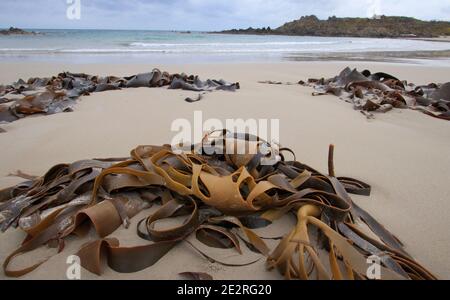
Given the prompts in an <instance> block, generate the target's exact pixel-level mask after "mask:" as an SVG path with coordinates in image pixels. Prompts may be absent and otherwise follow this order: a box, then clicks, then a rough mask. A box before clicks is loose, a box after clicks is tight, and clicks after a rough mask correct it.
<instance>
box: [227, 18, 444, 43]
mask: <svg viewBox="0 0 450 300" xmlns="http://www.w3.org/2000/svg"><path fill="white" fill-rule="evenodd" d="M220 33H226V34H261V35H264V34H277V35H297V36H335V37H372V38H385V37H389V38H413V37H422V38H430V37H440V36H449V35H450V22H445V21H429V22H428V21H422V20H417V19H414V18H408V17H387V16H376V17H375V18H337V17H330V18H328V19H327V20H320V19H319V18H317V17H316V16H314V15H312V16H304V17H301V18H300V19H298V20H295V21H292V22H288V23H286V24H284V25H283V26H281V27H278V28H276V29H274V30H272V29H271V28H270V27H268V28H261V29H254V28H252V27H250V28H247V29H232V30H225V31H221V32H220Z"/></svg>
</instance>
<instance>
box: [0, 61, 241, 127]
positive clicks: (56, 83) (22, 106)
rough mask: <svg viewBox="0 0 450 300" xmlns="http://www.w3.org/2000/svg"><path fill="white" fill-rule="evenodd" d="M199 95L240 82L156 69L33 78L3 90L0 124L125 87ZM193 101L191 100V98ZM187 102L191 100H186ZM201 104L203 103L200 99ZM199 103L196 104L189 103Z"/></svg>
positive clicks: (0, 92)
mask: <svg viewBox="0 0 450 300" xmlns="http://www.w3.org/2000/svg"><path fill="white" fill-rule="evenodd" d="M163 86H167V87H168V88H169V89H183V90H189V91H196V92H205V91H208V92H211V91H215V90H225V91H236V90H237V89H239V88H240V86H239V83H228V82H226V81H224V80H209V79H208V80H206V81H202V80H200V78H199V77H198V76H193V75H190V76H189V75H186V74H184V73H183V74H169V73H167V72H161V71H160V70H158V69H154V70H153V71H152V72H150V73H143V74H137V75H133V76H129V77H123V78H122V77H115V76H107V77H99V76H93V75H88V74H82V73H81V74H76V73H70V72H65V73H60V74H58V75H57V76H54V77H52V78H30V79H29V80H28V81H27V82H25V81H24V80H22V79H20V80H18V81H17V82H15V83H13V84H11V85H7V86H1V87H0V123H1V122H7V123H9V122H14V121H16V120H18V119H20V118H24V117H26V116H29V115H33V114H47V115H50V114H56V113H61V112H70V111H72V109H73V106H74V105H75V104H76V100H77V99H78V98H79V97H81V96H86V95H90V94H91V93H98V92H103V91H112V90H120V89H123V88H138V87H148V88H153V87H163ZM188 99H190V98H188ZM186 101H187V99H186ZM197 101H199V100H197ZM187 102H195V101H187Z"/></svg>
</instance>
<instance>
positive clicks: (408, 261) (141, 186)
mask: <svg viewBox="0 0 450 300" xmlns="http://www.w3.org/2000/svg"><path fill="white" fill-rule="evenodd" d="M206 139H208V144H207V145H206V144H203V143H202V144H200V145H196V146H195V147H193V148H192V149H194V150H192V151H189V152H184V153H182V154H179V153H174V152H172V150H171V147H170V146H167V145H166V146H139V147H137V148H136V149H134V150H132V151H131V155H130V157H129V158H125V159H102V160H85V161H78V162H75V163H73V164H61V165H57V166H55V167H53V168H51V169H50V170H49V171H48V172H47V173H46V174H45V175H44V176H42V177H39V178H36V179H34V178H33V177H29V178H30V179H31V180H29V181H27V182H25V183H23V184H20V185H17V186H15V187H11V188H8V189H5V190H1V191H0V227H1V229H2V230H7V229H8V228H9V227H11V226H14V227H19V228H21V229H22V230H23V231H24V232H25V233H26V234H27V237H26V238H25V240H24V242H23V243H22V244H21V245H20V246H19V248H18V249H17V250H16V251H14V252H13V253H11V254H10V255H9V256H8V257H7V258H6V260H5V261H4V263H3V270H4V272H5V274H6V276H10V277H20V276H23V275H25V274H27V273H29V272H32V271H33V270H34V269H36V268H38V267H39V266H40V265H42V264H43V263H45V262H46V261H47V259H48V258H47V259H43V260H41V261H38V262H36V263H35V264H34V265H32V266H30V267H27V268H24V269H21V270H12V269H11V267H10V264H11V262H12V260H14V259H15V258H16V257H17V256H18V255H20V254H22V253H25V252H29V251H33V250H34V249H37V248H39V247H41V246H43V245H46V244H57V245H60V247H59V249H58V251H61V250H62V249H63V248H64V242H63V241H65V242H68V241H67V239H66V238H67V237H68V236H70V235H77V236H84V235H85V234H86V233H87V232H88V231H89V228H90V227H92V226H93V227H94V228H95V231H96V232H97V234H98V236H99V239H98V240H97V241H94V242H91V243H89V244H87V245H85V246H83V247H82V248H81V249H80V251H79V252H78V253H77V255H78V256H79V257H80V259H81V264H82V266H83V267H84V268H85V269H87V270H89V271H90V272H93V273H95V274H99V275H100V274H101V273H102V264H101V261H102V259H103V258H104V259H106V261H107V262H108V265H109V267H110V268H112V269H113V270H115V271H117V272H120V273H133V272H137V271H140V270H143V269H146V268H149V267H151V266H152V265H154V264H155V263H156V262H158V261H159V260H160V259H161V258H162V257H164V255H165V254H167V253H168V252H169V251H170V250H171V249H172V248H173V247H175V246H176V245H178V244H180V243H183V242H185V243H186V244H187V245H189V246H191V247H192V249H193V250H194V251H197V252H198V253H199V254H200V255H201V256H202V257H204V258H205V259H207V260H208V261H210V262H214V263H218V264H223V265H226V266H244V265H249V264H253V263H255V262H257V261H260V260H261V259H266V261H267V268H268V270H272V269H276V270H278V271H279V272H280V273H281V274H282V275H283V276H284V277H285V278H286V279H314V278H318V279H365V278H367V276H368V275H367V274H366V271H367V268H368V265H367V258H368V257H371V256H373V255H377V256H378V257H380V260H381V264H382V265H381V266H380V267H381V271H382V279H436V278H435V277H434V276H433V275H432V274H431V273H430V272H429V271H427V270H426V269H425V268H424V267H422V266H421V265H420V264H419V263H417V262H416V261H415V260H414V259H413V258H412V257H411V256H410V255H409V254H408V253H406V251H405V249H404V247H403V245H402V243H401V242H400V241H399V239H398V238H397V237H395V236H394V235H393V234H391V233H390V232H389V231H388V230H387V229H386V228H385V227H384V226H383V225H381V224H380V223H378V222H377V221H376V220H375V219H374V218H373V217H372V216H371V215H369V214H368V213H367V212H366V211H364V210H363V209H362V208H360V207H359V206H357V205H356V204H355V203H354V202H353V201H352V199H351V197H350V195H349V194H358V195H365V196H369V195H370V191H371V187H370V186H369V185H368V184H366V183H364V182H361V181H359V180H356V179H352V178H348V177H338V176H337V175H336V174H337V170H335V168H334V146H332V147H330V152H329V153H330V154H329V157H328V161H329V170H328V174H324V173H321V172H319V171H317V170H315V169H313V168H311V167H310V166H308V165H305V164H303V163H301V162H298V161H296V158H295V155H294V161H287V160H285V156H284V155H283V154H281V155H279V156H277V157H278V160H277V162H276V163H275V164H273V165H270V166H267V165H263V164H262V160H261V158H262V157H264V155H262V154H261V153H260V151H259V149H260V148H261V147H263V146H264V147H263V148H264V149H271V152H272V154H273V153H274V152H275V153H278V150H276V149H274V148H272V147H271V146H270V144H268V143H267V142H265V141H263V140H261V139H259V138H257V137H253V136H250V135H240V134H230V133H228V132H226V131H223V132H222V133H220V134H219V135H217V134H216V135H215V136H212V135H209V136H207V138H206ZM238 140H239V141H240V142H241V143H237V144H241V145H242V144H243V147H246V148H245V149H247V147H248V146H249V143H250V142H251V141H258V146H257V149H256V150H257V151H255V153H256V154H253V153H249V154H245V155H244V154H235V153H231V152H227V149H230V148H229V147H227V145H228V143H236V142H237V141H238ZM205 142H206V141H205ZM210 142H211V143H210ZM242 142H244V143H242ZM206 147H207V148H206ZM211 147H212V148H213V149H212V150H215V151H214V153H215V154H210V153H211ZM248 149H250V147H249V148H248ZM206 150H208V151H206ZM280 151H281V152H284V151H289V152H291V153H293V152H292V151H291V150H289V149H281V150H280ZM154 205H159V208H158V209H157V210H156V212H154V213H153V214H149V216H148V217H147V218H144V219H143V220H141V221H139V222H138V226H137V228H138V229H137V233H136V234H137V235H138V236H139V237H140V238H142V239H144V240H147V241H148V244H144V245H143V246H138V247H122V246H120V242H119V240H117V239H114V238H107V236H109V235H110V234H111V233H113V232H114V231H116V229H117V228H119V227H120V226H125V227H126V228H127V227H128V225H129V222H131V221H132V222H134V221H135V220H133V217H134V216H136V215H137V214H138V213H139V212H141V211H143V210H145V209H147V208H149V207H151V206H154ZM289 212H293V213H295V215H296V216H297V222H298V223H297V226H295V228H293V229H292V231H291V232H287V233H286V235H285V236H284V237H283V238H282V239H281V241H280V242H279V244H278V246H277V247H276V248H275V249H271V248H270V247H269V246H268V245H267V244H266V242H265V241H264V239H263V238H261V237H260V236H259V235H258V234H256V232H255V231H254V229H256V228H263V227H266V226H268V225H270V224H272V223H275V222H277V220H278V219H279V218H280V217H282V216H284V215H286V214H288V213H289ZM179 218H183V219H184V221H183V222H178V224H179V225H177V226H174V227H161V226H156V224H157V223H159V222H161V221H164V220H166V221H167V220H170V219H179ZM361 224H366V225H367V226H366V228H365V229H364V230H362V227H361ZM314 231H316V232H319V233H320V234H319V235H318V237H319V241H317V240H316V238H315V237H314V236H312V233H313V232H314ZM368 231H370V232H371V233H370V234H367V232H368ZM213 248H220V249H222V250H223V251H232V252H233V253H234V256H235V258H238V259H239V258H240V260H230V259H231V257H232V256H229V255H227V257H220V258H217V257H214V256H215V255H214V254H213V253H211V249H213ZM226 249H229V250H226ZM244 251H246V252H247V255H248V256H247V255H245V256H244V255H240V253H244ZM250 253H251V254H250ZM324 253H326V255H325V256H324ZM326 262H328V263H326ZM328 264H329V265H330V267H327V265H328Z"/></svg>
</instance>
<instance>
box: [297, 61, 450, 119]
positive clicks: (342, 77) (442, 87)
mask: <svg viewBox="0 0 450 300" xmlns="http://www.w3.org/2000/svg"><path fill="white" fill-rule="evenodd" d="M299 84H301V85H304V86H311V87H313V88H314V89H315V92H314V93H313V96H320V95H327V94H331V95H335V96H337V97H339V98H341V99H342V100H345V101H346V102H349V103H352V104H353V106H354V108H355V109H356V110H359V111H361V112H362V113H363V114H364V115H366V116H367V117H368V118H373V117H374V113H376V112H380V113H386V112H388V111H390V110H392V109H394V108H399V109H406V108H409V109H413V110H418V111H421V112H423V113H425V114H427V115H429V116H432V117H435V118H439V119H443V120H450V82H447V83H444V84H434V83H431V84H428V85H420V86H416V85H414V84H412V83H408V82H407V81H404V80H399V79H398V78H396V77H394V76H392V75H390V74H386V73H381V72H380V73H374V74H372V73H371V72H370V71H369V70H365V71H363V72H361V73H360V72H358V71H357V70H356V69H354V70H351V69H350V68H346V69H344V70H343V71H342V72H341V73H340V74H339V75H338V76H336V77H334V78H330V79H324V78H322V79H309V80H308V81H307V82H304V81H300V82H299Z"/></svg>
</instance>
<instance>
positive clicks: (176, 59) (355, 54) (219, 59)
mask: <svg viewBox="0 0 450 300" xmlns="http://www.w3.org/2000/svg"><path fill="white" fill-rule="evenodd" d="M0 58H2V62H3V63H21V62H24V63H45V62H49V63H54V64H58V63H61V62H64V61H67V60H71V61H72V63H74V64H96V63H100V64H107V63H112V64H121V63H122V62H123V61H124V60H127V61H128V63H130V64H141V63H149V62H152V61H155V62H158V63H162V64H166V65H182V64H216V63H217V64H242V63H250V64H252V63H256V64H257V63H282V62H289V61H315V62H328V61H332V62H355V61H359V62H380V63H400V64H419V65H420V64H423V63H427V64H433V63H434V64H436V65H445V66H450V49H449V50H437V51H433V50H430V51H428V50H425V51H421V50H413V51H377V50H374V51H350V52H345V51H342V52H325V51H324V52H300V51H297V52H296V51H292V52H285V53H281V52H280V53H259V52H255V53H230V54H220V53H208V52H205V53H204V55H202V56H201V57H200V58H199V57H197V56H196V55H193V54H188V53H187V54H186V53H184V54H177V53H164V52H161V53H147V52H145V51H142V52H110V53H108V52H103V53H98V52H84V53H52V52H49V53H48V52H42V53H39V52H37V53H33V52H30V51H24V52H18V53H15V54H13V53H6V52H3V51H0Z"/></svg>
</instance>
